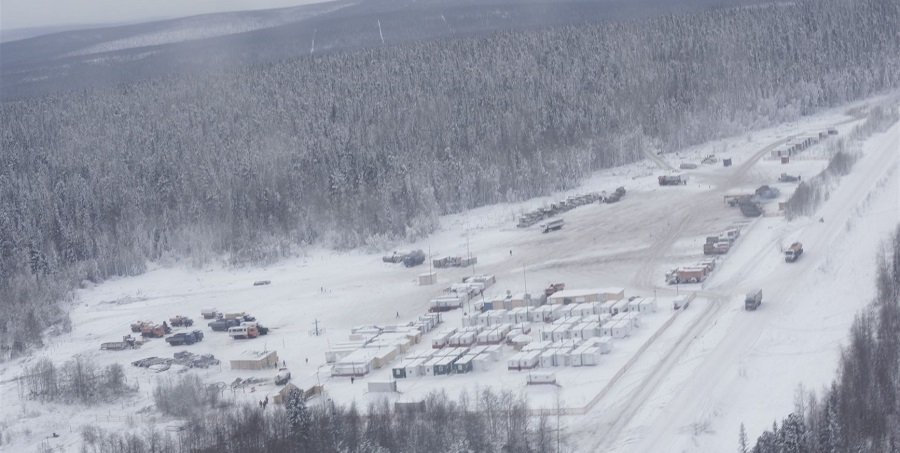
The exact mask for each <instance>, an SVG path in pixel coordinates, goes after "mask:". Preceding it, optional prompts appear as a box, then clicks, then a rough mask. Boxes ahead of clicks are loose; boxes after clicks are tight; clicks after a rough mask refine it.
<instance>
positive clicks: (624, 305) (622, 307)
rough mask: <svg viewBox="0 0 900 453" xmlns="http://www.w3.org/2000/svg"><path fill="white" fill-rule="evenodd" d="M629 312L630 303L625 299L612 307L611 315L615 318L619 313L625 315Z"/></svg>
mask: <svg viewBox="0 0 900 453" xmlns="http://www.w3.org/2000/svg"><path fill="white" fill-rule="evenodd" d="M626 311H628V301H627V300H625V299H619V300H617V301H616V302H615V303H614V304H613V305H612V307H610V314H612V315H613V316H615V315H616V314H618V313H624V312H626Z"/></svg>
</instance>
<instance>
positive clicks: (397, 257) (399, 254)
mask: <svg viewBox="0 0 900 453" xmlns="http://www.w3.org/2000/svg"><path fill="white" fill-rule="evenodd" d="M409 253H410V252H407V251H397V250H394V252H393V253H391V254H390V255H385V256H383V257H382V258H381V261H384V262H385V263H394V264H397V263H402V262H403V258H405V257H406V255H409Z"/></svg>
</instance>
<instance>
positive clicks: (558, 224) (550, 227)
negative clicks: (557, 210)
mask: <svg viewBox="0 0 900 453" xmlns="http://www.w3.org/2000/svg"><path fill="white" fill-rule="evenodd" d="M562 227H563V219H556V220H551V221H549V222H547V223H545V224H542V225H541V231H542V232H543V233H549V232H551V231H556V230H561V229H562Z"/></svg>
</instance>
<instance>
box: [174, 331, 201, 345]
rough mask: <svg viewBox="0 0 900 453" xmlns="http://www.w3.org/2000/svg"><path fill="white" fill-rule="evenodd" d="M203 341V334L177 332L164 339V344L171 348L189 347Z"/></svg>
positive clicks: (199, 332)
mask: <svg viewBox="0 0 900 453" xmlns="http://www.w3.org/2000/svg"><path fill="white" fill-rule="evenodd" d="M201 341H203V332H201V331H199V330H194V331H192V332H179V333H176V334H175V335H172V336H171V337H169V338H166V343H169V344H170V345H172V346H181V345H191V344H194V343H199V342H201Z"/></svg>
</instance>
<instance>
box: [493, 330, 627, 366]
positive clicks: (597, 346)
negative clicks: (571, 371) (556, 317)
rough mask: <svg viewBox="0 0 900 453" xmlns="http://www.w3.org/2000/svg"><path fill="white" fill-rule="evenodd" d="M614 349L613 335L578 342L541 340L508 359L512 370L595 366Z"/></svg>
mask: <svg viewBox="0 0 900 453" xmlns="http://www.w3.org/2000/svg"><path fill="white" fill-rule="evenodd" d="M611 350H612V338H611V337H608V336H607V337H598V338H590V339H588V340H585V341H583V342H580V343H576V342H539V343H535V344H533V345H529V347H527V348H526V349H524V350H522V352H519V353H517V354H515V355H513V356H512V357H510V358H509V359H507V361H506V368H507V369H508V370H512V371H521V370H530V369H534V368H538V367H541V368H550V367H562V366H576V367H578V366H594V365H597V363H598V362H599V361H600V355H601V354H609V352H610V351H611Z"/></svg>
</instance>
